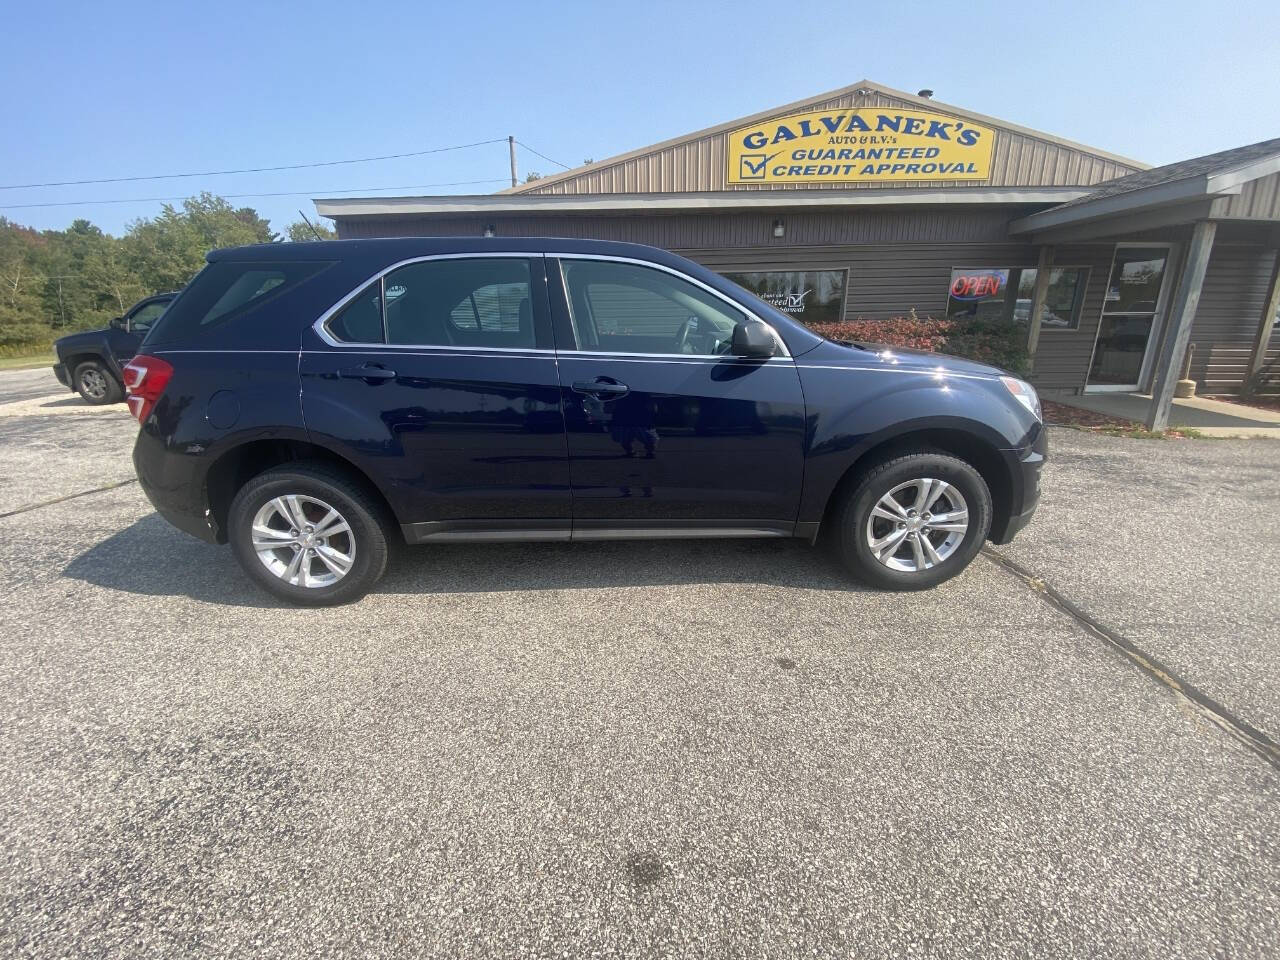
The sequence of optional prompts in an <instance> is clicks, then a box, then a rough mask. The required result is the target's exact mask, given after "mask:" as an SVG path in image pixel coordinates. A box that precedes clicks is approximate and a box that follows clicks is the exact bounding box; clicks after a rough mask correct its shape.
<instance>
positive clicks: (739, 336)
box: [729, 321, 778, 357]
mask: <svg viewBox="0 0 1280 960" xmlns="http://www.w3.org/2000/svg"><path fill="white" fill-rule="evenodd" d="M729 352H730V353H731V354H733V355H734V356H735V357H772V356H773V355H774V354H775V353H777V352H778V343H777V341H776V340H775V339H774V337H773V331H772V330H770V329H769V328H768V327H767V326H765V325H764V324H763V323H758V322H754V321H753V322H751V323H739V324H737V325H736V326H734V328H733V340H732V342H731V343H730V347H729Z"/></svg>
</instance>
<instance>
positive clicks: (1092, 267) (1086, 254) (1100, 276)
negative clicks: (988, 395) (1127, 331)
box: [1030, 243, 1114, 390]
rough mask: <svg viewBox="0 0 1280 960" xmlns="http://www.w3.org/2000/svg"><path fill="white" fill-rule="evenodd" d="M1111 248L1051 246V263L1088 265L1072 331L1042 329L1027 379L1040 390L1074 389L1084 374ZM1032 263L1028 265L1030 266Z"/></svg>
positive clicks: (1091, 245) (1094, 332)
mask: <svg viewBox="0 0 1280 960" xmlns="http://www.w3.org/2000/svg"><path fill="white" fill-rule="evenodd" d="M1113 251H1114V247H1113V246H1112V244H1109V243H1101V244H1088V245H1085V244H1062V245H1059V246H1057V247H1055V248H1054V257H1053V261H1054V266H1058V267H1088V268H1089V279H1088V281H1087V284H1086V286H1085V292H1084V303H1083V304H1082V305H1081V307H1080V326H1079V328H1078V329H1076V330H1051V329H1046V328H1042V329H1041V330H1040V340H1039V342H1038V345H1037V347H1036V356H1035V362H1034V364H1033V366H1032V372H1031V378H1030V379H1031V382H1032V383H1034V384H1035V385H1036V386H1037V387H1039V388H1040V389H1043V390H1078V389H1080V388H1081V387H1083V386H1084V384H1085V380H1086V378H1087V377H1088V372H1089V361H1090V359H1092V357H1093V341H1094V339H1095V338H1096V337H1097V335H1098V324H1099V322H1100V321H1101V319H1102V303H1103V298H1104V297H1105V296H1106V291H1107V279H1108V276H1109V274H1110V272H1111V255H1112V253H1113ZM1034 265H1035V264H1032V266H1034Z"/></svg>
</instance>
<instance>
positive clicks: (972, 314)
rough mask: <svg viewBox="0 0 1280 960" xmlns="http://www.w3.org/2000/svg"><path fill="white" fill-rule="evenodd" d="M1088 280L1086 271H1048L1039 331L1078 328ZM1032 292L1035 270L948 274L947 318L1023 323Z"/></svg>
mask: <svg viewBox="0 0 1280 960" xmlns="http://www.w3.org/2000/svg"><path fill="white" fill-rule="evenodd" d="M1088 280H1089V270H1088V268H1087V267H1054V268H1052V270H1051V271H1050V273H1049V290H1048V293H1047V295H1046V297H1045V305H1044V312H1043V313H1042V314H1041V315H1040V327H1041V329H1042V330H1075V329H1078V328H1079V326H1080V309H1081V307H1082V306H1083V305H1084V292H1085V287H1086V286H1088ZM1035 289H1036V268H1035V267H1007V268H990V267H973V268H959V269H955V270H952V271H951V289H950V291H949V292H948V297H947V317H948V318H956V319H963V318H968V319H977V320H1003V321H1009V320H1012V321H1015V322H1017V323H1026V322H1027V319H1028V318H1029V317H1030V315H1031V301H1032V299H1033V298H1034V296H1035Z"/></svg>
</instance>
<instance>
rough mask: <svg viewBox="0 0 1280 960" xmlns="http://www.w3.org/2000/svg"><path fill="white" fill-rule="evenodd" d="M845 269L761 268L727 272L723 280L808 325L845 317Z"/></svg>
mask: <svg viewBox="0 0 1280 960" xmlns="http://www.w3.org/2000/svg"><path fill="white" fill-rule="evenodd" d="M848 276H849V271H848V270H760V271H750V272H746V271H744V272H726V273H725V274H724V277H725V279H726V280H732V281H733V282H734V283H736V284H737V285H738V286H740V287H742V288H743V289H745V290H749V291H750V292H751V293H754V294H755V295H756V296H757V297H759V298H760V299H761V300H763V301H764V302H765V303H767V304H769V305H770V306H771V307H773V308H775V309H777V310H781V311H782V312H783V313H787V314H790V315H791V316H793V317H795V318H796V319H797V320H799V321H800V322H801V323H803V324H806V325H808V326H812V325H814V324H821V323H836V322H838V321H840V320H843V319H844V291H845V287H846V285H847V284H846V280H847V279H848Z"/></svg>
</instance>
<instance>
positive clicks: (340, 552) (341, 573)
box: [227, 463, 387, 606]
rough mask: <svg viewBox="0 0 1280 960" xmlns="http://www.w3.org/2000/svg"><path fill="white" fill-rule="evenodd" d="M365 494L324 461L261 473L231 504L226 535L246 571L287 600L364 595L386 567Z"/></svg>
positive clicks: (373, 509)
mask: <svg viewBox="0 0 1280 960" xmlns="http://www.w3.org/2000/svg"><path fill="white" fill-rule="evenodd" d="M380 513H381V511H380V510H379V508H378V505H377V503H376V502H375V501H374V499H373V498H372V497H371V496H370V494H369V493H368V492H367V491H365V490H364V489H363V487H361V486H360V485H359V484H357V483H354V482H353V481H352V480H351V479H350V478H349V477H347V476H346V475H345V474H343V473H342V472H341V471H339V470H335V469H333V468H332V467H330V466H328V465H327V464H323V463H291V464H286V465H284V466H280V467H276V468H274V469H272V470H268V471H267V472H266V473H262V474H259V475H258V476H256V477H254V478H253V479H252V480H250V481H249V482H248V483H246V484H245V485H244V486H243V487H242V488H241V489H240V491H239V492H238V493H237V494H236V496H235V499H234V500H232V502H231V510H230V513H229V515H228V518H227V536H228V539H229V540H230V541H231V548H232V550H233V551H234V552H235V555H236V559H237V560H238V561H239V562H240V566H241V567H243V568H244V571H245V572H246V573H247V574H248V575H249V576H250V578H251V579H253V580H255V581H256V582H257V583H258V584H259V585H260V586H262V587H263V588H264V589H266V590H267V591H268V592H269V593H272V594H275V595H276V596H277V597H280V598H281V599H284V600H288V601H289V602H290V603H297V604H303V605H306V606H330V605H333V604H339V603H347V602H349V601H351V600H357V599H359V598H360V597H362V596H364V595H365V594H366V593H368V592H369V590H370V589H371V588H372V587H373V585H374V584H376V583H377V582H378V580H379V578H380V577H381V576H382V573H383V571H384V570H385V569H386V566H387V535H386V531H385V530H384V528H383V525H382V522H381V521H380V519H379V516H380Z"/></svg>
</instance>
